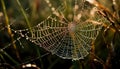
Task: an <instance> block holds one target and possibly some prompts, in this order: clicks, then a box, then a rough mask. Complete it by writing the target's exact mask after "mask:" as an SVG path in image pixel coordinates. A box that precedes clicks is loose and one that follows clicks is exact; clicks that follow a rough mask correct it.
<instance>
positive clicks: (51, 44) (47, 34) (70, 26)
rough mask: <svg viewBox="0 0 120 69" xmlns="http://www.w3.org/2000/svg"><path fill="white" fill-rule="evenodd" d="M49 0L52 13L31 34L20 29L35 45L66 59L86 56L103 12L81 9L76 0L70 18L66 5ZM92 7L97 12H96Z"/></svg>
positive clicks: (99, 25) (95, 35)
mask: <svg viewBox="0 0 120 69" xmlns="http://www.w3.org/2000/svg"><path fill="white" fill-rule="evenodd" d="M46 2H47V3H48V5H49V7H50V8H51V10H52V12H53V14H52V15H50V16H49V17H48V18H47V19H46V20H44V21H42V22H41V23H39V24H38V25H37V26H35V27H33V28H32V34H31V35H29V32H28V33H26V34H25V35H23V34H22V33H20V32H21V30H20V31H19V33H20V34H21V35H22V36H25V37H26V39H29V40H30V41H31V42H34V43H35V44H36V45H39V46H40V47H43V48H44V49H46V50H47V51H49V52H51V53H52V54H56V55H57V56H59V57H61V58H63V59H72V60H79V59H84V57H85V56H87V55H88V54H89V51H90V49H91V45H92V42H94V40H95V39H96V37H97V35H98V33H99V31H100V29H101V26H102V25H101V22H103V21H104V20H105V19H104V18H101V19H99V18H100V17H101V16H99V14H97V13H96V11H94V10H89V9H86V8H85V9H84V8H82V9H81V10H78V9H79V6H80V5H78V4H77V3H78V2H77V0H75V5H74V6H73V7H72V10H74V11H72V12H73V16H72V18H71V19H70V20H69V19H68V18H69V17H66V16H65V15H64V13H65V11H66V8H65V7H63V6H62V7H61V6H60V7H59V8H58V9H55V8H54V7H53V6H52V4H51V3H50V1H49V0H46ZM77 7H78V8H77ZM80 7H81V6H80ZM93 9H94V8H93ZM78 11H80V12H78ZM90 11H91V12H94V16H92V14H91V13H90ZM90 14H91V16H90ZM27 30H28V29H27ZM23 31H24V30H23ZM25 31H26V30H25Z"/></svg>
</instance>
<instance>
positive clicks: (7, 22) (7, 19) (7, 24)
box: [1, 0, 19, 58]
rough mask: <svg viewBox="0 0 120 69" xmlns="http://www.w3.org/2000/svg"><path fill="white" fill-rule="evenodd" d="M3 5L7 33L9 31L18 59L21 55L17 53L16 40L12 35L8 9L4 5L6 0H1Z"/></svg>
mask: <svg viewBox="0 0 120 69" xmlns="http://www.w3.org/2000/svg"><path fill="white" fill-rule="evenodd" d="M1 4H2V8H3V12H4V15H5V21H6V22H5V25H6V27H7V31H8V34H9V36H10V39H11V43H12V45H13V47H14V49H15V51H16V56H17V58H19V53H18V51H17V47H16V45H15V43H14V38H13V34H12V31H11V28H10V24H9V18H8V15H7V11H6V7H5V3H4V0H1Z"/></svg>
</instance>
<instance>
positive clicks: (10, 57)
mask: <svg viewBox="0 0 120 69" xmlns="http://www.w3.org/2000/svg"><path fill="white" fill-rule="evenodd" d="M3 53H4V54H5V55H6V56H7V57H8V58H9V59H10V60H11V61H12V62H13V63H15V64H17V65H19V63H18V62H17V61H15V60H14V59H13V58H12V57H11V56H10V55H9V54H7V53H6V52H5V51H3Z"/></svg>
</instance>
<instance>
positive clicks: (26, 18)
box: [16, 0, 32, 34]
mask: <svg viewBox="0 0 120 69" xmlns="http://www.w3.org/2000/svg"><path fill="white" fill-rule="evenodd" d="M16 1H17V4H18V5H19V7H20V10H21V12H22V14H23V16H24V18H25V20H26V23H27V25H28V28H29V30H30V33H31V34H32V29H31V26H30V22H29V20H28V17H27V15H26V13H25V11H24V9H23V7H22V5H21V3H20V1H19V0H16Z"/></svg>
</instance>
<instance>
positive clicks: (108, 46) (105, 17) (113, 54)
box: [0, 0, 120, 69]
mask: <svg viewBox="0 0 120 69" xmlns="http://www.w3.org/2000/svg"><path fill="white" fill-rule="evenodd" d="M48 1H49V0H23V1H21V0H20V1H19V0H11V1H6V0H0V3H1V4H0V68H1V69H6V68H8V69H23V68H27V67H26V66H32V67H30V68H36V69H117V68H119V65H120V56H119V55H120V51H119V49H120V44H119V43H120V1H119V0H110V1H109V0H104V1H101V0H97V1H96V0H86V1H85V0H57V1H56V0H50V1H49V2H48ZM78 5H79V7H78ZM61 6H62V8H61ZM64 9H65V10H64ZM61 12H62V13H61ZM89 13H91V15H90V14H89ZM51 14H53V16H51ZM49 15H50V16H49ZM55 16H57V18H56V17H55ZM51 18H52V19H51ZM54 19H55V21H56V20H57V21H58V22H57V24H56V22H55V21H52V20H54ZM66 20H68V21H66ZM62 21H63V23H67V27H66V25H61V24H59V23H62ZM49 22H51V24H53V25H51V26H52V27H48V26H49V25H48V24H49ZM70 22H73V23H77V22H79V23H81V24H78V25H77V26H75V27H74V26H73V24H71V23H70ZM69 23H70V24H69ZM82 23H83V24H82ZM40 24H41V25H40ZM46 25H48V26H47V28H49V29H50V28H52V29H50V30H47V34H50V32H51V31H53V30H54V31H53V32H55V31H58V30H56V29H57V28H55V29H53V28H54V26H55V27H56V26H61V27H66V28H68V30H69V32H70V34H71V33H72V34H71V36H72V38H74V39H77V38H81V40H83V41H84V42H86V43H82V41H81V45H83V46H84V45H87V43H88V44H89V45H90V50H89V48H88V46H89V45H88V46H85V49H87V52H88V53H89V54H87V55H86V53H85V52H84V54H82V56H83V55H85V56H83V57H84V59H79V58H77V60H76V59H75V58H73V57H74V55H73V57H72V58H70V59H69V57H65V58H64V59H63V58H61V57H59V55H58V56H56V55H54V52H55V50H56V49H54V50H53V49H50V50H49V49H47V47H45V46H46V45H44V44H43V45H41V47H39V45H40V44H42V43H44V42H45V41H47V40H44V42H41V41H42V39H41V38H43V37H44V36H46V35H47V34H46V35H44V34H43V33H42V32H41V30H45V29H46V27H44V26H46ZM42 26H43V27H42ZM61 27H58V28H61ZM41 28H42V29H41ZM76 29H77V30H79V31H85V32H87V33H84V32H82V33H81V32H80V33H81V34H82V35H85V38H82V37H83V36H81V37H74V35H73V32H74V30H76ZM64 30H66V29H63V30H62V31H64ZM91 30H92V32H89V33H88V31H91ZM94 30H96V31H97V32H96V31H94ZM35 31H37V32H35ZM59 31H60V32H61V30H59ZM48 32H49V33H48ZM60 32H58V33H56V34H57V35H59V34H60ZM69 32H68V33H69ZM77 32H78V31H77ZM98 32H99V33H98ZM33 33H34V36H35V37H34V38H33V37H31V36H33V35H32V34H33ZM37 33H39V35H42V36H37ZM44 33H46V32H44ZM56 34H55V33H54V35H56ZM97 34H98V35H97ZM36 36H37V38H40V39H38V40H41V41H39V42H38V41H36ZM63 36H64V35H59V36H58V37H57V38H56V37H54V36H51V38H54V39H57V40H58V41H59V40H60V39H59V38H61V39H62V37H63ZM66 36H68V35H66ZM76 36H77V35H76ZM87 36H89V37H88V38H87ZM45 38H47V39H48V37H45ZM86 38H87V39H86ZM54 39H53V40H50V41H54ZM92 39H93V40H92ZM65 40H69V43H71V42H72V40H70V39H65ZM65 40H64V42H66V43H67V41H65ZM37 42H38V43H37ZM55 42H57V41H55ZM75 42H76V43H77V42H79V41H75ZM73 43H74V41H73ZM58 44H59V42H58ZM60 45H61V47H62V46H63V47H64V46H66V45H64V44H62V41H61V44H60ZM60 45H56V46H54V47H59V46H60ZM68 45H69V44H68ZM43 46H44V47H43ZM76 46H78V45H76ZM76 46H74V48H76ZM79 48H80V47H78V49H79ZM80 49H81V48H80ZM46 50H47V51H46ZM65 50H66V49H65ZM72 50H77V48H76V49H72ZM81 50H82V49H81ZM81 50H80V51H81ZM65 52H66V51H65ZM77 52H78V51H77ZM80 53H81V52H80ZM77 54H78V53H77ZM64 55H66V53H64ZM66 56H68V55H66ZM71 59H73V61H72V60H71Z"/></svg>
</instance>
